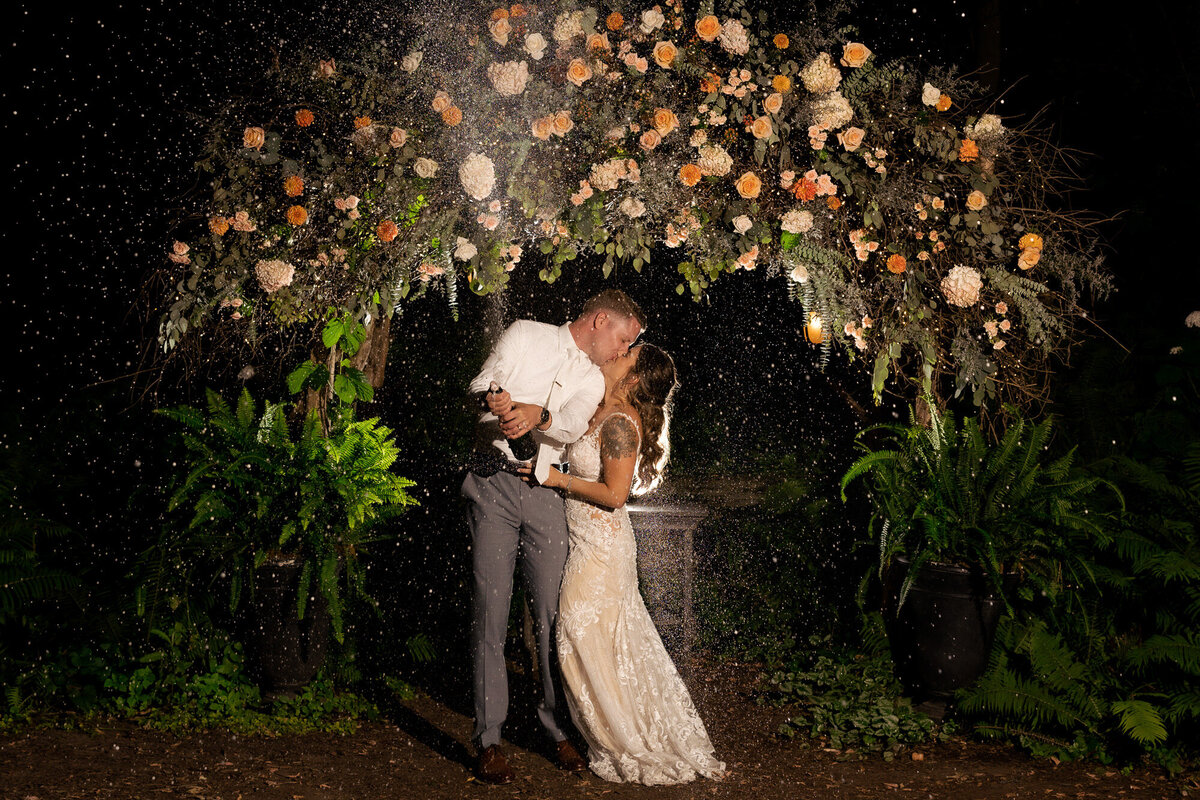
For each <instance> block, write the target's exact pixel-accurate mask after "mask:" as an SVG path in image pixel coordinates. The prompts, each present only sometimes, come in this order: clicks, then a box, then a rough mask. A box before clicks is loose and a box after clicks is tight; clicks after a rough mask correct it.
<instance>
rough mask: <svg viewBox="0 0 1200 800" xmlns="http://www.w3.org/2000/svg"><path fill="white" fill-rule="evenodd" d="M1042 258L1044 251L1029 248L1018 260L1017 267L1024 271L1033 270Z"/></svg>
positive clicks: (1023, 251) (1022, 252)
mask: <svg viewBox="0 0 1200 800" xmlns="http://www.w3.org/2000/svg"><path fill="white" fill-rule="evenodd" d="M1041 258H1042V251H1041V250H1040V249H1039V248H1037V247H1027V248H1025V249H1024V250H1022V251H1021V255H1020V256H1019V257H1018V258H1017V266H1018V267H1020V268H1021V269H1023V270H1029V269H1033V267H1034V266H1035V265H1036V264H1037V263H1038V261H1040V260H1041Z"/></svg>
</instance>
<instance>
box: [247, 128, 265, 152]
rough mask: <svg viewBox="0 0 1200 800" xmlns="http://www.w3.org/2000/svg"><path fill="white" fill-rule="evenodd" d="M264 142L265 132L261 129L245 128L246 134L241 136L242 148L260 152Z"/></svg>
mask: <svg viewBox="0 0 1200 800" xmlns="http://www.w3.org/2000/svg"><path fill="white" fill-rule="evenodd" d="M266 142H267V132H266V131H264V130H263V129H262V128H246V132H245V133H243V134H242V147H252V148H254V149H255V150H261V149H262V146H263V145H264V144H266Z"/></svg>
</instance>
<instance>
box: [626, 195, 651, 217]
mask: <svg viewBox="0 0 1200 800" xmlns="http://www.w3.org/2000/svg"><path fill="white" fill-rule="evenodd" d="M619 208H620V209H621V213H622V214H624V215H625V216H627V217H630V218H632V219H637V218H638V217H640V216H642V215H643V214H645V213H646V204H645V203H643V202H642V201H641V200H638V199H637V198H636V197H626V198H625V199H624V200H622V201H621V205H620V206H619Z"/></svg>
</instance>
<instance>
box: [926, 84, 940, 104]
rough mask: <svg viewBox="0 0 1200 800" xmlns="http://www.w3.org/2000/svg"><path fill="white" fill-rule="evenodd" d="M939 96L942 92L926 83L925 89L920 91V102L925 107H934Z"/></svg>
mask: <svg viewBox="0 0 1200 800" xmlns="http://www.w3.org/2000/svg"><path fill="white" fill-rule="evenodd" d="M941 96H942V90H941V89H939V88H937V87H936V86H934V85H933V84H932V83H929V82H926V83H925V88H924V89H922V90H921V102H922V103H924V104H925V105H927V106H936V105H937V101H938V98H940V97H941Z"/></svg>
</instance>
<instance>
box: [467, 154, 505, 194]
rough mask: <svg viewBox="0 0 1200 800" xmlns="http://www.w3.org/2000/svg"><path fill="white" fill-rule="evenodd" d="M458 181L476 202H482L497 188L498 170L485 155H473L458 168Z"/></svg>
mask: <svg viewBox="0 0 1200 800" xmlns="http://www.w3.org/2000/svg"><path fill="white" fill-rule="evenodd" d="M458 180H459V181H460V182H461V183H462V186H463V188H464V189H466V191H467V194H469V195H470V196H471V197H472V198H474V199H475V200H482V199H483V198H485V197H487V196H488V195H489V194H491V193H492V189H494V188H495V186H496V168H495V166H494V165H493V164H492V160H491V159H490V158H488V157H487V156H485V155H484V154H483V153H471V154H470V155H469V156H467V159H466V161H464V162H463V163H462V166H460V167H459V168H458Z"/></svg>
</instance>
